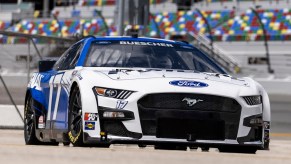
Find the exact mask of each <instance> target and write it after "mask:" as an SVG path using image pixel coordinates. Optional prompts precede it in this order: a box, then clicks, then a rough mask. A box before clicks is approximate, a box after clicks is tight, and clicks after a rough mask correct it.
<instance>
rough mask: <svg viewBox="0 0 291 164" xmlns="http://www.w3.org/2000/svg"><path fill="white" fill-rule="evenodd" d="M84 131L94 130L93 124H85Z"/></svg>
mask: <svg viewBox="0 0 291 164" xmlns="http://www.w3.org/2000/svg"><path fill="white" fill-rule="evenodd" d="M85 130H95V122H85Z"/></svg>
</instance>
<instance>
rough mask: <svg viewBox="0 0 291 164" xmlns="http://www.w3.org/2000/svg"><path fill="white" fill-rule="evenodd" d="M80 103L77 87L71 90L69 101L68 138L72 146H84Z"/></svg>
mask: <svg viewBox="0 0 291 164" xmlns="http://www.w3.org/2000/svg"><path fill="white" fill-rule="evenodd" d="M82 120H83V119H82V101H81V94H80V90H79V87H78V86H76V87H75V88H74V89H73V90H72V94H71V97H70V101H69V120H68V121H69V122H68V128H69V130H68V137H69V140H70V142H71V143H72V144H73V145H74V146H84V142H83V124H82Z"/></svg>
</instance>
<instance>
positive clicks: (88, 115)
mask: <svg viewBox="0 0 291 164" xmlns="http://www.w3.org/2000/svg"><path fill="white" fill-rule="evenodd" d="M84 120H85V121H97V120H98V113H85V116H84Z"/></svg>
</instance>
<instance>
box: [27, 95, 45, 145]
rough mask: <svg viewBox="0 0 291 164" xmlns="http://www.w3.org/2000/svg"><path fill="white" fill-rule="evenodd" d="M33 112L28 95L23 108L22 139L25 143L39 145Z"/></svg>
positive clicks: (31, 100)
mask: <svg viewBox="0 0 291 164" xmlns="http://www.w3.org/2000/svg"><path fill="white" fill-rule="evenodd" d="M35 125H36V123H35V113H34V110H33V99H32V97H31V95H29V96H28V97H27V99H26V102H25V108H24V139H25V144H26V145H39V144H40V143H41V142H40V141H39V140H38V139H37V138H36V135H35Z"/></svg>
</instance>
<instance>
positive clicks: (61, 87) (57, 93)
mask: <svg viewBox="0 0 291 164" xmlns="http://www.w3.org/2000/svg"><path fill="white" fill-rule="evenodd" d="M82 47H83V44H82V43H81V42H80V43H77V44H75V45H73V46H72V47H71V48H69V50H67V51H66V52H65V53H64V54H63V55H62V58H61V59H60V61H59V62H57V63H56V65H55V67H54V69H55V70H56V72H55V74H54V75H52V77H51V78H50V82H49V86H50V93H49V95H50V97H49V103H48V104H49V105H48V118H47V120H48V122H49V123H50V128H51V129H56V130H57V129H58V130H66V129H67V128H68V127H67V122H68V110H67V109H68V101H69V94H70V85H71V77H72V74H73V72H74V69H75V66H76V63H77V61H78V59H79V56H80V53H81V50H82Z"/></svg>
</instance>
